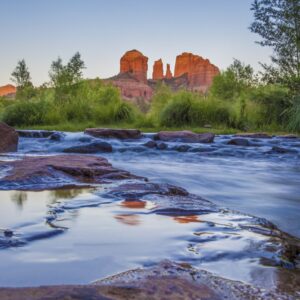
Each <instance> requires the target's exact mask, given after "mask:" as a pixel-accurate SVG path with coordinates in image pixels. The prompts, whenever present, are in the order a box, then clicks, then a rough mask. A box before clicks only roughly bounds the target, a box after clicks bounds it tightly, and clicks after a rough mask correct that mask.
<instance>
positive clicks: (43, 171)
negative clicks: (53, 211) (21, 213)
mask: <svg viewBox="0 0 300 300" xmlns="http://www.w3.org/2000/svg"><path fill="white" fill-rule="evenodd" d="M0 167H9V168H10V169H11V170H10V171H9V172H8V174H7V175H6V176H5V177H2V178H1V179H0V190H1V189H2V190H10V189H14V190H43V189H59V188H62V187H76V186H82V185H83V184H85V185H86V186H89V185H90V184H93V183H102V182H106V181H107V179H130V178H138V177H137V176H134V175H132V174H130V173H129V172H126V171H123V170H119V169H115V168H113V167H112V165H111V164H110V163H109V162H108V161H107V160H106V159H105V158H102V157H94V156H81V155H57V156H40V157H38V156H37V157H25V158H23V159H22V160H16V161H3V162H1V161H0Z"/></svg>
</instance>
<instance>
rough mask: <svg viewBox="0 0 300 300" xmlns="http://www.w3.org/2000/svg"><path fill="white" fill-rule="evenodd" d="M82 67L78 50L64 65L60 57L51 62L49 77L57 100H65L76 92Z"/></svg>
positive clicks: (83, 66)
mask: <svg viewBox="0 0 300 300" xmlns="http://www.w3.org/2000/svg"><path fill="white" fill-rule="evenodd" d="M84 68H85V65H84V62H83V60H82V59H81V56H80V53H79V52H77V53H75V55H74V56H73V57H72V58H71V59H70V60H69V62H68V63H67V64H66V65H64V64H63V62H62V59H61V58H60V57H59V58H58V59H57V60H56V61H53V62H52V64H51V70H50V72H49V77H50V80H51V84H52V85H53V87H54V89H55V99H56V101H57V102H66V101H68V100H70V97H72V96H73V95H74V94H76V92H77V88H78V87H79V86H80V84H79V83H80V82H81V81H82V70H83V69H84Z"/></svg>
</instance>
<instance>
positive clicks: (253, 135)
mask: <svg viewBox="0 0 300 300" xmlns="http://www.w3.org/2000/svg"><path fill="white" fill-rule="evenodd" d="M235 137H242V138H243V137H244V138H252V139H271V138H272V136H270V135H269V134H267V133H264V132H256V133H239V134H236V135H235Z"/></svg>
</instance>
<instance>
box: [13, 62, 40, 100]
mask: <svg viewBox="0 0 300 300" xmlns="http://www.w3.org/2000/svg"><path fill="white" fill-rule="evenodd" d="M11 76H12V78H11V80H12V81H13V82H15V84H16V85H17V95H16V98H17V99H24V100H28V99H31V98H32V97H33V96H34V95H35V91H34V87H33V85H32V82H31V76H30V73H29V70H28V67H27V65H26V62H25V60H24V59H22V60H20V61H18V63H17V66H16V68H15V70H14V71H13V72H12V73H11Z"/></svg>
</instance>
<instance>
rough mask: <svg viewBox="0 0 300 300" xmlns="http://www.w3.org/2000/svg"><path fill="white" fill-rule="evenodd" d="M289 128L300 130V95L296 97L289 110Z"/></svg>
mask: <svg viewBox="0 0 300 300" xmlns="http://www.w3.org/2000/svg"><path fill="white" fill-rule="evenodd" d="M289 117H290V118H289V124H288V129H289V130H291V131H295V132H300V96H297V97H295V99H294V101H293V106H292V107H291V108H290V110H289Z"/></svg>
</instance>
